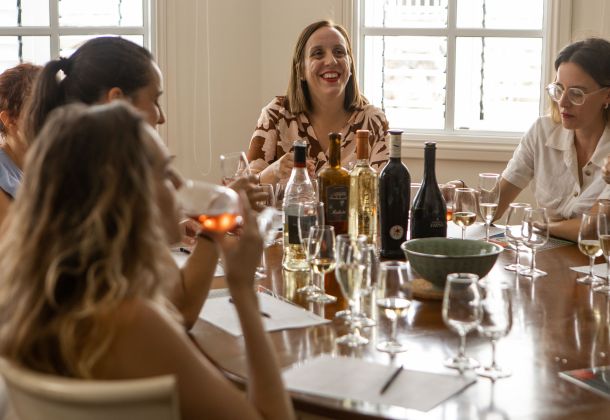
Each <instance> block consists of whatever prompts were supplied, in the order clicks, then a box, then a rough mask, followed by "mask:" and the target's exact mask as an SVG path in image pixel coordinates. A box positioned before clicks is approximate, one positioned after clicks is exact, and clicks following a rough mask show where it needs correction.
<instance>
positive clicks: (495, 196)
mask: <svg viewBox="0 0 610 420" xmlns="http://www.w3.org/2000/svg"><path fill="white" fill-rule="evenodd" d="M499 180H500V175H499V174H492V173H488V172H484V173H480V174H479V214H480V215H481V218H482V219H483V222H485V240H486V241H489V226H490V225H491V222H493V220H494V217H495V215H496V210H497V209H498V201H499V200H500V185H499V184H498V182H499Z"/></svg>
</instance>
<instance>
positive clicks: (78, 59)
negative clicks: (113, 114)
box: [24, 37, 153, 143]
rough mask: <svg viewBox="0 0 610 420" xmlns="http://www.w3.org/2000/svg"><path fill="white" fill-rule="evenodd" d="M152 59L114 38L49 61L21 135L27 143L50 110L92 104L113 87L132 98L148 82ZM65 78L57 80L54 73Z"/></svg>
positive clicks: (146, 52)
mask: <svg viewBox="0 0 610 420" xmlns="http://www.w3.org/2000/svg"><path fill="white" fill-rule="evenodd" d="M152 60H153V57H152V55H151V53H150V52H149V51H148V50H146V49H145V48H142V47H140V46H139V45H137V44H134V43H133V42H131V41H128V40H126V39H123V38H118V37H99V38H93V39H91V40H89V41H87V42H85V43H84V44H83V45H82V46H81V47H79V48H78V49H77V50H76V51H75V52H74V54H72V55H71V56H70V58H60V59H58V60H51V61H49V62H48V63H47V64H46V65H45V66H44V69H43V70H42V73H41V74H40V77H39V78H38V80H37V82H36V84H35V86H34V90H33V91H32V98H31V102H30V104H29V106H28V110H27V114H26V119H25V121H24V122H25V124H24V133H25V138H26V141H27V142H28V143H30V142H31V141H32V140H33V139H34V138H35V137H36V136H37V135H38V133H39V132H40V130H41V128H42V126H43V125H44V122H45V120H46V118H47V116H48V114H49V112H51V111H52V110H53V109H55V108H57V107H58V106H61V105H64V104H66V103H71V102H83V103H85V104H89V105H90V104H94V103H96V102H97V101H99V100H100V97H101V96H102V94H103V93H104V92H106V91H108V90H110V89H112V88H113V87H118V88H120V89H121V90H122V91H123V93H124V94H125V95H126V96H130V95H133V94H134V93H135V92H136V91H137V90H138V89H140V88H142V87H144V86H146V85H147V84H148V83H149V82H150V80H151V63H152ZM60 70H61V71H62V72H63V73H64V75H65V77H64V78H63V79H61V80H59V79H58V75H57V74H58V72H59V71H60Z"/></svg>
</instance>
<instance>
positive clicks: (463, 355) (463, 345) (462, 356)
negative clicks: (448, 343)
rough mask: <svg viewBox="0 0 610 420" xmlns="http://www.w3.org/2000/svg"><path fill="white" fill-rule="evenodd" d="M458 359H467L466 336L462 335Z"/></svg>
mask: <svg viewBox="0 0 610 420" xmlns="http://www.w3.org/2000/svg"><path fill="white" fill-rule="evenodd" d="M458 358H459V359H465V358H466V334H460V350H459V351H458Z"/></svg>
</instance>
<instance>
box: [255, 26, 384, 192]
mask: <svg viewBox="0 0 610 420" xmlns="http://www.w3.org/2000/svg"><path fill="white" fill-rule="evenodd" d="M356 130H370V132H371V137H370V139H369V144H370V147H369V150H370V158H369V160H370V163H371V165H372V166H373V167H374V168H376V169H378V170H379V169H381V168H382V167H383V166H384V165H385V163H386V162H387V160H388V157H389V151H388V148H387V146H386V143H385V135H386V132H387V130H388V122H387V120H386V117H385V115H384V113H383V112H382V111H381V110H380V109H378V108H376V107H374V106H373V105H370V104H369V103H368V101H367V100H366V98H364V96H362V94H361V93H360V90H359V88H358V81H357V78H356V67H355V64H354V57H353V54H352V46H351V42H350V39H349V36H348V33H347V31H346V30H345V28H343V27H342V26H341V25H337V24H335V23H333V22H331V21H328V20H322V21H319V22H315V23H312V24H311V25H309V26H307V27H306V28H305V29H304V30H303V32H301V35H300V36H299V38H298V40H297V43H296V46H295V49H294V54H293V57H292V67H291V71H290V81H289V84H288V90H287V92H286V96H278V97H276V98H275V99H274V100H273V101H271V103H269V105H267V106H266V107H265V108H263V111H262V113H261V116H260V118H259V120H258V124H257V127H256V130H255V131H254V134H253V135H252V139H251V140H250V147H249V150H248V160H249V161H250V163H251V168H252V170H253V171H254V172H257V173H259V175H260V179H261V182H264V183H276V182H278V181H281V180H286V178H288V177H289V176H290V172H291V170H292V165H293V162H292V153H288V152H289V151H290V150H291V148H292V143H293V142H294V141H295V140H297V139H303V140H305V141H306V142H307V143H308V144H309V146H310V147H309V151H308V158H309V160H308V166H309V170H310V172H316V173H317V172H319V171H320V170H321V169H322V168H323V167H324V166H326V165H327V162H328V156H327V153H328V145H329V140H328V133H330V132H337V133H341V134H342V135H343V140H342V142H341V155H342V156H341V157H342V159H341V163H342V166H345V167H348V166H349V165H350V164H351V163H353V162H355V160H356V142H355V135H356Z"/></svg>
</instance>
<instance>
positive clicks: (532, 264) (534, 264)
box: [492, 248, 536, 343]
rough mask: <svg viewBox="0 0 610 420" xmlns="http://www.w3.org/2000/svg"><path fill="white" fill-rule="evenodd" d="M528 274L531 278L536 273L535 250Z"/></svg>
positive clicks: (534, 250)
mask: <svg viewBox="0 0 610 420" xmlns="http://www.w3.org/2000/svg"><path fill="white" fill-rule="evenodd" d="M530 273H531V274H532V276H533V275H534V273H536V248H532V263H531V264H530ZM492 343H493V340H492Z"/></svg>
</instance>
